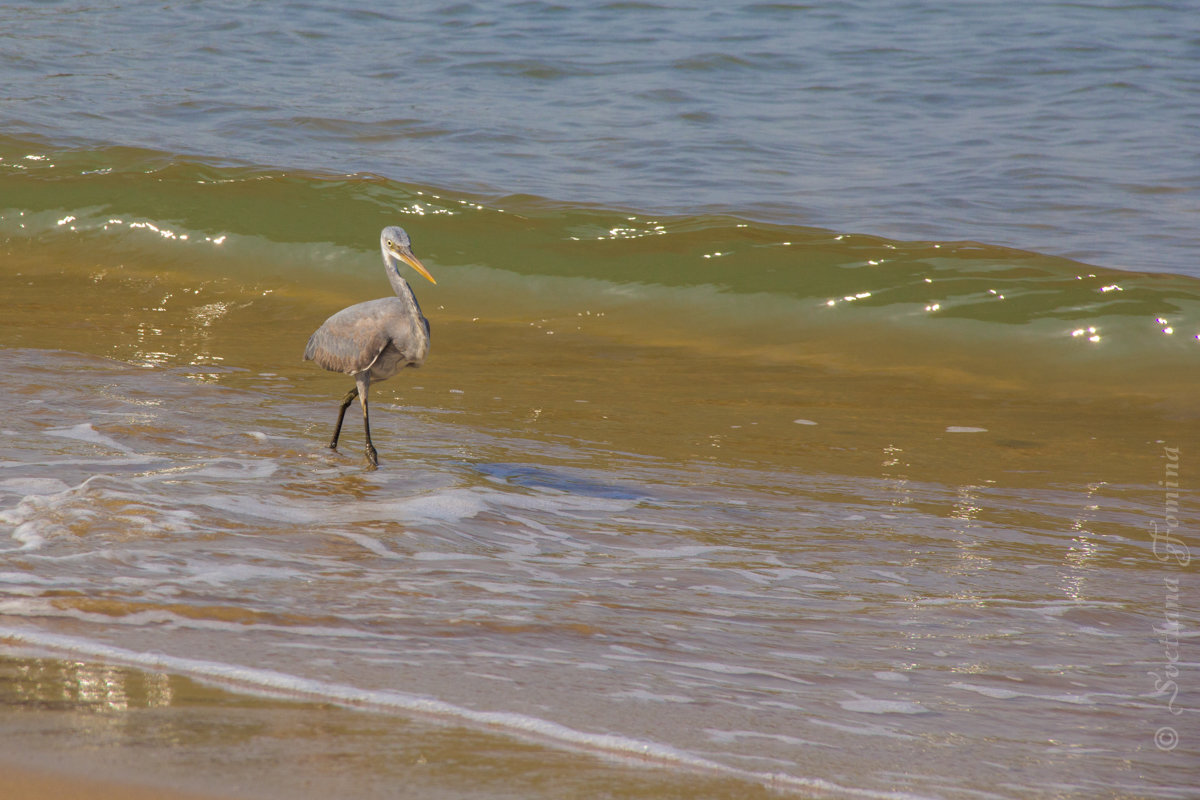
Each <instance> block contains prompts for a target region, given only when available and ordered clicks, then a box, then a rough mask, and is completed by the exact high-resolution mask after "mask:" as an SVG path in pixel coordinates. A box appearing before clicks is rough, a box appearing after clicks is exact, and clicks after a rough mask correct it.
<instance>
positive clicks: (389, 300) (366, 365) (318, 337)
mask: <svg viewBox="0 0 1200 800" xmlns="http://www.w3.org/2000/svg"><path fill="white" fill-rule="evenodd" d="M399 303H400V301H399V300H398V299H397V298H395V297H384V298H382V299H379V300H368V301H367V302H365V303H359V304H357V305H353V306H350V307H349V308H343V309H342V310H341V311H339V312H337V313H336V314H334V315H333V316H332V317H330V318H329V319H327V320H325V323H324V324H323V325H321V327H320V328H317V331H316V333H314V334H313V335H312V336H310V337H309V338H308V346H307V347H306V348H304V359H305V360H306V361H315V362H316V363H317V364H318V365H319V366H321V367H324V368H325V369H327V370H330V371H331V372H344V373H346V374H348V375H353V374H355V373H358V372H362V371H363V370H367V369H370V368H371V365H372V364H374V363H375V360H376V359H377V358H379V354H380V353H382V352H383V349H384V348H385V347H387V345H388V342H390V341H391V338H392V337H391V330H390V328H391V327H392V325H391V324H390V323H391V321H392V319H393V316H394V315H395V313H396V311H397V309H396V306H397V305H399Z"/></svg>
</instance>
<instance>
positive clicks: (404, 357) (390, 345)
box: [304, 225, 437, 467]
mask: <svg viewBox="0 0 1200 800" xmlns="http://www.w3.org/2000/svg"><path fill="white" fill-rule="evenodd" d="M379 247H380V249H382V250H383V264H384V268H385V270H386V271H387V276H388V281H389V282H390V283H391V284H392V290H393V291H395V292H396V296H395V297H382V298H380V299H378V300H368V301H366V302H365V303H358V304H356V305H352V306H350V307H349V308H343V309H342V310H341V311H339V312H337V313H336V314H334V315H333V316H332V317H330V318H329V319H327V320H325V323H324V324H323V325H321V327H319V328H317V332H316V333H314V334H313V335H312V336H310V337H309V338H308V347H306V348H304V360H305V361H315V362H317V364H318V365H320V366H322V367H324V368H325V369H327V370H329V371H330V372H344V373H346V374H347V375H353V376H354V388H353V389H351V390H350V391H349V393H347V394H346V396H345V397H344V398H343V399H342V407H341V409H340V410H339V411H338V419H337V426H336V427H335V428H334V429H333V438H332V439H330V440H329V447H330V448H331V449H334V450H336V449H337V443H338V436H339V435H340V434H341V432H342V420H343V419H344V418H345V416H346V409H347V408H348V407H349V406H350V404H351V403H353V402H354V398H355V397H357V398H358V402H359V403H360V404H362V412H363V433H365V434H366V437H367V460H368V461H370V462H371V466H372V467H375V466H378V465H379V456H378V455H377V454H376V452H375V446H374V445H373V444H371V421H370V416H369V414H368V412H367V389H369V388H370V386H371V382H372V381H382V380H387V379H388V378H390V377H392V376H393V375H395V374H396V373H397V372H399V371H400V370H402V369H404V368H405V367H419V366H421V364H422V363H424V361H425V356H426V355H428V353H429V320H427V319H425V317H424V316H423V315H422V314H421V307H420V306H419V305H417V298H416V296H414V295H413V291H412V288H411V287H409V285H408V281H406V280H404V278H403V277H401V275H400V262H401V261H403V262H404V263H405V264H407V265H408V266H410V267H412V268H413V269H415V270H416V271H417V272H419V273H420V274H421V275H422V277H425V278H428V279H429V280H430V281H431V282H432V283H437V281H435V280H433V276H432V275H430V274H429V271H428V270H426V269H425V265H424V264H422V263H421V262H420V261H419V260H418V259H417V257H416V256H414V255H413V252H412V246H411V243H410V242H409V239H408V234H407V233H405V232H404V229H403V228H399V227H396V226H395V225H391V226H389V227H387V228H384V229H383V233H382V234H380V236H379Z"/></svg>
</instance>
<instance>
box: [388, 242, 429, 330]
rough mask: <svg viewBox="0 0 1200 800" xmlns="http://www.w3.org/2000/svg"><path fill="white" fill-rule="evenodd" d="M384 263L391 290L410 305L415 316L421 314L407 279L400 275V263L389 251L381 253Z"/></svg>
mask: <svg viewBox="0 0 1200 800" xmlns="http://www.w3.org/2000/svg"><path fill="white" fill-rule="evenodd" d="M383 259H384V263H385V264H386V265H387V278H388V282H389V283H391V284H392V291H394V292H395V293H396V296H397V297H399V298H400V299H401V300H402V301H403V302H404V304H405V305H408V306H411V307H412V309H413V311H415V312H417V316H418V317H420V316H423V315H422V314H421V306H420V304H419V303H417V296H416V295H415V294H413V290H412V287H411V286H409V285H408V281H406V280H404V278H403V277H401V276H400V265H399V264H398V263H397V262H396V259H395V258H394V257H393V256H392V255H390V254H389V253H384V254H383Z"/></svg>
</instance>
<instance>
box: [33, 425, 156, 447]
mask: <svg viewBox="0 0 1200 800" xmlns="http://www.w3.org/2000/svg"><path fill="white" fill-rule="evenodd" d="M45 434H46V435H47V436H58V437H60V438H63V439H76V440H78V441H81V442H88V443H89V444H97V445H100V446H101V447H107V448H109V449H110V450H116V451H117V452H119V453H125V454H127V455H133V454H134V453H135V451H134V450H133V449H131V448H129V447H126V446H125V445H123V444H121V443H120V442H118V441H117V440H116V439H114V438H112V437H111V436H105V435H104V434H103V433H100V432H99V431H97V430H96V429H95V428H93V427H92V424H91V423H90V422H82V423H80V424H78V425H72V426H70V427H68V428H50V429H49V430H47V431H45Z"/></svg>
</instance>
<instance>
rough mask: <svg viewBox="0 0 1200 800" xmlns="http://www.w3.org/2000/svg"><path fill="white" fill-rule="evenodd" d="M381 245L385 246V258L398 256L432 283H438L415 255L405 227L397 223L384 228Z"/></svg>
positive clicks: (380, 238) (380, 237)
mask: <svg viewBox="0 0 1200 800" xmlns="http://www.w3.org/2000/svg"><path fill="white" fill-rule="evenodd" d="M379 246H380V247H381V248H383V257H384V258H385V259H389V258H398V259H400V260H401V261H403V262H404V263H405V264H408V265H409V266H410V267H412V268H413V269H415V270H416V271H417V272H418V273H420V274H421V276H422V277H424V278H427V279H428V280H429V282H430V283H437V281H435V280H434V279H433V276H432V275H430V274H429V270H427V269H425V265H424V264H422V263H421V261H420V259H418V258H417V257H416V256H414V255H413V251H412V243H411V242H410V241H409V239H408V234H407V233H405V232H404V228H401V227H399V226H397V225H389V226H388V227H386V228H384V229H383V233H381V234H380V235H379ZM392 263H394V262H392Z"/></svg>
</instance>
